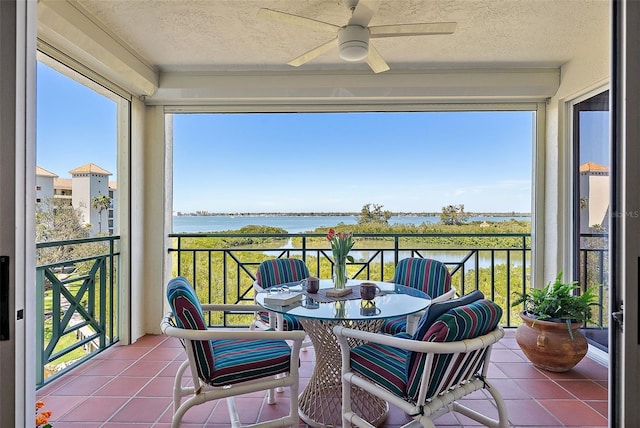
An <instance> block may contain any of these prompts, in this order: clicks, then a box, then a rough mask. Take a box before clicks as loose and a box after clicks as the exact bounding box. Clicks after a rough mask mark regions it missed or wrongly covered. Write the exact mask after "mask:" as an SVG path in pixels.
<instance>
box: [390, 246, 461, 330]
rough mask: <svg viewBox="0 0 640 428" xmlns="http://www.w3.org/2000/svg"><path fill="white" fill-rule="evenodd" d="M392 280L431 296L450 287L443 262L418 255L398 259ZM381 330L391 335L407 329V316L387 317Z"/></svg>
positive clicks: (435, 295) (449, 276) (447, 273)
mask: <svg viewBox="0 0 640 428" xmlns="http://www.w3.org/2000/svg"><path fill="white" fill-rule="evenodd" d="M393 282H395V283H396V284H401V285H406V286H408V287H411V288H416V289H418V290H421V291H424V292H425V293H427V294H428V295H429V296H430V297H431V298H434V297H438V296H440V295H442V294H444V293H446V292H447V291H449V290H450V289H451V275H450V274H449V270H448V269H447V267H446V266H445V265H444V263H442V262H439V261H437V260H431V259H423V258H419V257H409V258H406V259H402V260H400V261H399V262H398V264H397V266H396V270H395V273H394V275H393ZM381 331H382V332H383V333H386V334H391V335H394V334H398V333H402V332H404V331H407V318H406V317H396V318H389V319H387V320H386V321H385V322H384V324H383V325H382V329H381Z"/></svg>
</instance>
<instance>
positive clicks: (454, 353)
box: [334, 299, 508, 428]
mask: <svg viewBox="0 0 640 428" xmlns="http://www.w3.org/2000/svg"><path fill="white" fill-rule="evenodd" d="M425 316H428V314H425ZM501 316H502V310H501V308H500V307H499V306H498V305H496V304H495V303H493V302H491V301H489V300H485V299H481V300H477V301H475V302H473V303H470V304H467V305H462V306H458V307H455V308H452V309H449V310H448V311H447V312H446V313H444V314H442V315H440V316H439V317H438V319H437V320H436V321H435V322H434V323H433V324H430V325H428V324H427V323H421V326H420V328H419V329H418V330H417V331H416V333H415V334H414V335H413V336H410V335H409V334H407V333H400V334H399V335H396V336H389V335H388V334H383V333H371V332H364V331H361V330H355V329H349V328H345V327H343V326H336V327H334V333H335V334H336V336H337V338H338V342H339V343H340V351H341V355H342V425H343V426H351V424H353V425H356V426H358V427H373V425H371V424H370V423H369V422H368V421H366V420H364V419H363V418H361V417H359V416H358V415H357V414H356V413H355V412H354V411H353V410H352V408H351V391H352V387H358V388H361V389H364V390H365V391H367V392H368V393H370V394H372V395H373V396H375V397H379V398H380V399H382V400H385V401H386V402H387V403H389V404H390V405H393V406H396V407H398V408H400V409H401V410H403V411H404V412H405V413H406V414H407V415H408V416H410V417H411V418H412V419H413V420H412V421H410V422H409V423H407V424H406V425H404V426H416V425H417V424H419V426H423V427H431V428H433V427H435V425H434V423H433V419H435V418H437V417H438V416H441V415H442V414H444V413H447V412H451V411H455V412H459V413H461V414H463V415H465V416H467V417H469V418H471V419H474V420H475V421H477V422H480V423H482V424H484V425H486V426H489V427H499V428H506V427H508V418H507V407H506V404H505V402H504V400H503V398H502V396H501V394H500V392H499V391H498V390H497V389H496V387H495V386H493V385H491V383H490V382H489V381H488V380H487V378H486V376H487V370H488V367H489V361H490V358H491V348H492V345H493V344H494V343H496V342H497V341H499V340H500V339H501V338H502V337H503V336H504V331H503V330H502V328H501V327H500V326H498V322H499V320H500V318H501ZM354 340H355V341H363V342H357V343H362V344H361V345H359V346H356V347H354V348H353V349H351V348H350V346H349V343H350V342H352V341H354ZM482 389H484V390H486V391H487V392H488V393H489V394H490V395H491V397H493V400H494V401H495V405H496V407H497V416H498V419H493V418H491V417H489V416H486V415H484V414H481V413H479V412H477V411H475V410H472V409H470V408H468V407H466V406H464V405H463V404H461V403H460V402H459V401H458V400H459V399H461V398H463V397H465V396H467V395H469V394H471V393H473V392H474V391H477V390H482Z"/></svg>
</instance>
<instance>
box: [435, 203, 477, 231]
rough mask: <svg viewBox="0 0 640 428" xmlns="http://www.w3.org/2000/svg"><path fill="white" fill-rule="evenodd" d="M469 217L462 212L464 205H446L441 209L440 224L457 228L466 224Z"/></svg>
mask: <svg viewBox="0 0 640 428" xmlns="http://www.w3.org/2000/svg"><path fill="white" fill-rule="evenodd" d="M469 216H470V214H469V213H465V212H464V204H460V205H447V206H446V207H442V213H441V214H440V222H442V223H443V224H448V225H455V226H459V225H461V224H464V223H466V222H467V220H468V219H469Z"/></svg>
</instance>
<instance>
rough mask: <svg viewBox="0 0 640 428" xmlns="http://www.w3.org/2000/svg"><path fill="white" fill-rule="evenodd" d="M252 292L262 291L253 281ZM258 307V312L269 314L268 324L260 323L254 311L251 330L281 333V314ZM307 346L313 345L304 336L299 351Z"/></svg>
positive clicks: (257, 314) (304, 349) (260, 320)
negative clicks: (269, 330)
mask: <svg viewBox="0 0 640 428" xmlns="http://www.w3.org/2000/svg"><path fill="white" fill-rule="evenodd" d="M253 290H254V291H255V292H256V293H259V292H261V291H262V290H264V288H262V287H261V286H260V285H259V284H258V281H253ZM254 301H255V300H254ZM258 307H260V312H265V311H266V312H269V324H268V325H267V324H265V323H264V322H263V321H262V319H260V315H259V313H258V311H256V313H255V315H254V320H253V322H252V323H251V329H252V330H253V329H256V328H257V329H259V330H266V329H272V330H278V331H283V330H282V326H283V325H284V321H283V319H282V314H281V313H279V312H272V311H269V310H267V309H265V308H263V307H261V306H260V305H258ZM309 346H313V343H311V339H309V337H308V336H306V335H305V339H304V340H303V341H302V345H301V349H302V350H303V351H306V350H307V348H308V347H309Z"/></svg>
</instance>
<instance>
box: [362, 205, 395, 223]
mask: <svg viewBox="0 0 640 428" xmlns="http://www.w3.org/2000/svg"><path fill="white" fill-rule="evenodd" d="M382 207H383V205H378V204H366V205H364V206H363V207H362V209H361V210H360V217H358V224H367V223H382V224H389V219H390V218H391V211H387V210H383V209H382Z"/></svg>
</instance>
